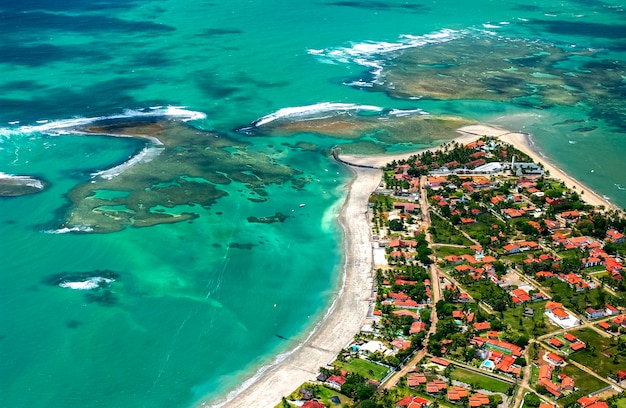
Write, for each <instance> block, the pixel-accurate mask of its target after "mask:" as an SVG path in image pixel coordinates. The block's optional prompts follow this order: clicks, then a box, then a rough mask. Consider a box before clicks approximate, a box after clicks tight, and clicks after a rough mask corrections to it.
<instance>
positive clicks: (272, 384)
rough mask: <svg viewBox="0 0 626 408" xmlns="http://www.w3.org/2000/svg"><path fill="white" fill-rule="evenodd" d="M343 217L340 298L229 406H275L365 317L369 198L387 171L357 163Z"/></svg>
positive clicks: (325, 360)
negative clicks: (293, 347)
mask: <svg viewBox="0 0 626 408" xmlns="http://www.w3.org/2000/svg"><path fill="white" fill-rule="evenodd" d="M354 171H355V174H356V178H355V179H354V180H353V181H352V182H351V183H350V186H349V191H348V197H347V199H346V202H345V204H344V206H343V208H342V211H341V214H340V217H339V221H340V224H341V226H342V228H343V232H344V246H345V251H344V254H345V255H344V281H343V284H342V286H341V288H340V290H339V293H337V296H336V300H335V303H334V304H333V305H332V306H331V309H330V310H329V311H328V313H327V315H326V317H325V318H324V319H323V320H322V321H321V322H320V323H319V325H318V326H317V327H316V329H315V332H314V333H313V334H312V335H311V337H309V339H308V340H307V341H306V342H305V343H304V344H303V345H301V346H300V347H299V348H298V349H297V350H295V351H294V352H293V353H292V354H291V355H289V356H288V357H287V358H286V359H285V360H283V361H282V362H280V363H278V364H277V365H275V366H273V367H271V368H269V369H268V370H267V371H265V372H264V373H263V375H262V376H260V378H259V379H258V380H257V381H256V382H254V383H253V384H252V385H251V386H250V387H248V388H246V389H245V390H243V391H242V392H240V393H239V394H238V395H237V396H235V397H234V398H233V399H232V400H230V401H228V402H227V403H226V404H225V405H224V406H225V407H245V406H250V407H264V408H265V407H274V406H276V405H277V404H278V403H280V400H281V398H282V397H283V396H288V395H289V394H291V393H292V392H293V391H294V390H296V388H297V387H298V386H300V385H301V384H302V383H304V382H306V381H310V380H313V379H315V377H316V376H317V374H318V370H319V368H320V367H322V366H325V365H326V364H328V363H329V362H331V361H332V360H333V359H334V358H335V357H336V356H337V354H338V352H339V351H340V350H341V349H342V348H344V347H345V346H347V345H348V343H349V342H350V341H351V340H352V339H353V338H354V334H355V333H358V332H359V331H360V329H361V327H362V325H363V323H364V321H365V318H366V316H367V311H368V308H369V304H370V297H371V290H372V288H373V274H372V266H373V262H372V246H371V243H370V241H371V239H370V236H371V234H370V231H371V230H370V226H369V219H368V218H367V210H368V206H367V202H368V199H369V196H370V194H371V193H372V191H374V189H375V188H376V186H378V183H380V180H381V175H382V172H381V171H380V170H373V169H354Z"/></svg>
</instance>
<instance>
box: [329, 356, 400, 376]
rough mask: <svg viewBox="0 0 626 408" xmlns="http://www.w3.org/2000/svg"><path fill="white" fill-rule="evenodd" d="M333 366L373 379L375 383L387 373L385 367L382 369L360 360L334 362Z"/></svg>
mask: <svg viewBox="0 0 626 408" xmlns="http://www.w3.org/2000/svg"><path fill="white" fill-rule="evenodd" d="M333 365H334V366H335V367H337V368H341V369H344V370H346V371H348V372H350V373H357V374H360V375H362V376H363V377H365V378H369V379H373V380H376V381H380V380H382V379H383V378H384V377H385V374H387V371H388V369H387V367H383V366H380V365H378V364H374V363H372V362H370V361H367V360H362V359H360V358H353V359H350V360H349V361H346V362H340V361H337V360H335V362H334V363H333Z"/></svg>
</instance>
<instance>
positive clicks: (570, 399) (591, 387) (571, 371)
mask: <svg viewBox="0 0 626 408" xmlns="http://www.w3.org/2000/svg"><path fill="white" fill-rule="evenodd" d="M561 372H562V373H563V374H565V375H567V376H569V377H571V378H572V379H573V380H574V382H575V383H576V388H577V389H578V390H577V391H576V392H574V393H572V394H570V395H568V396H567V397H564V398H562V399H559V404H561V405H562V406H565V407H566V406H568V405H570V404H573V403H574V402H576V400H578V399H579V398H580V397H582V396H584V395H588V394H590V393H592V392H594V391H597V390H600V389H602V388H604V387H606V386H608V384H607V383H605V382H604V381H601V380H599V379H597V378H596V377H593V376H591V375H589V374H587V373H586V372H584V371H582V370H581V369H579V368H578V367H574V365H572V364H568V365H567V366H565V367H564V368H563V369H561Z"/></svg>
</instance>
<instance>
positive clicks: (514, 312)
mask: <svg viewBox="0 0 626 408" xmlns="http://www.w3.org/2000/svg"><path fill="white" fill-rule="evenodd" d="M526 308H531V309H532V310H533V315H532V316H525V315H524V309H526ZM545 308H546V302H526V303H524V304H523V305H521V306H516V307H513V308H510V309H508V310H506V311H505V312H504V321H505V322H506V323H507V324H508V325H509V326H510V328H511V329H513V330H514V331H517V332H519V333H521V334H523V335H525V336H526V337H528V338H533V337H538V336H542V335H544V334H547V333H550V332H551V331H553V330H557V329H558V327H556V326H554V325H552V324H551V323H550V320H549V319H548V318H547V317H546V316H545V315H544V311H545Z"/></svg>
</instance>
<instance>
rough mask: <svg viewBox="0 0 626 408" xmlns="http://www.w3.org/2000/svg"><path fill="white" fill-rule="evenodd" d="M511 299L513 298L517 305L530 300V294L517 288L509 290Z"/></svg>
mask: <svg viewBox="0 0 626 408" xmlns="http://www.w3.org/2000/svg"><path fill="white" fill-rule="evenodd" d="M511 299H512V300H513V303H515V304H516V305H517V304H520V303H524V302H528V301H530V296H529V295H528V292H526V291H525V290H524V289H520V288H518V289H514V290H512V291H511Z"/></svg>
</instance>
